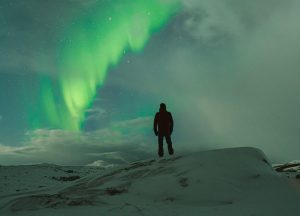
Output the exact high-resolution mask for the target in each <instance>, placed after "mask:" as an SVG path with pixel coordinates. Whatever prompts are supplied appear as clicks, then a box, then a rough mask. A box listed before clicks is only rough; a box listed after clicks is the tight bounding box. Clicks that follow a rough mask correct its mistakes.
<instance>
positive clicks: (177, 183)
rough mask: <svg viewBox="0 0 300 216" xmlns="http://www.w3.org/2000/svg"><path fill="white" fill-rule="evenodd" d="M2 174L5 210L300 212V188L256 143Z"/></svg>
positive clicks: (0, 211) (1, 209) (266, 215)
mask: <svg viewBox="0 0 300 216" xmlns="http://www.w3.org/2000/svg"><path fill="white" fill-rule="evenodd" d="M5 169H6V171H5ZM55 169H56V171H54V170H55ZM3 170H4V171H3ZM13 170H14V171H13ZM80 170H81V171H80ZM83 170H84V171H83ZM0 171H1V174H0V175H1V176H0V178H1V185H2V186H1V188H0V190H1V192H0V193H1V194H0V215H21V216H25V215H26V216H27V215H30V216H31V215H72V216H76V215H149V216H150V215H151V216H153V215H156V216H159V215H164V216H167V215H205V216H210V215H213V216H217V215H222V216H227V215H228V216H235V215H236V216H240V215H247V216H248V215H249V216H255V215H257V216H258V215H263V216H276V215H278V216H282V215H289V216H293V215H295V216H296V215H297V216H298V215H299V214H300V205H299V203H300V193H298V192H297V191H296V190H295V189H294V188H293V187H292V186H291V185H290V184H289V183H288V181H287V178H285V177H284V176H282V175H279V174H278V173H276V172H275V171H274V169H273V168H272V166H271V165H270V164H269V163H268V160H267V159H266V157H265V155H264V154H263V153H262V152H261V151H260V150H257V149H254V148H232V149H221V150H214V151H206V152H198V153H193V154H189V155H177V156H176V155H175V156H173V157H169V158H165V159H156V160H154V159H153V160H145V161H139V162H135V163H132V164H130V165H124V166H117V167H114V168H110V169H106V170H103V169H97V168H93V167H86V168H78V169H74V168H70V167H68V168H67V167H58V166H50V165H47V166H46V165H37V166H26V167H24V166H20V167H0ZM24 172H25V173H26V175H27V177H26V178H23V177H22V176H23V174H22V173H24ZM4 173H6V174H4ZM8 173H9V175H8ZM12 173H14V174H12ZM13 175H14V177H12V176H13ZM24 175H25V174H24ZM26 175H25V176H26ZM5 176H6V177H5ZM8 176H10V177H8ZM45 176H46V177H45ZM75 176H77V177H75ZM12 182H13V183H12ZM3 185H4V186H3ZM40 186H41V187H40ZM16 187H17V188H19V191H16ZM26 188H27V190H25V189H26Z"/></svg>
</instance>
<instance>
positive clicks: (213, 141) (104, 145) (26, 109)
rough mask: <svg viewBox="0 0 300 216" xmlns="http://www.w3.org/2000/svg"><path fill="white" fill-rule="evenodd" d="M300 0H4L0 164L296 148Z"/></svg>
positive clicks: (289, 155) (0, 7)
mask: <svg viewBox="0 0 300 216" xmlns="http://www.w3.org/2000/svg"><path fill="white" fill-rule="evenodd" d="M299 20H300V2H299V1H297V0H286V1H281V0H272V1H271V0H254V1H246V2H245V1H240V0H223V1H219V0H202V1H199V0H151V1H146V0H27V1H22V0H0V26H1V28H0V101H1V106H0V164H4V165H6V164H30V163H42V162H46V163H56V164H66V165H67V164H70V165H86V164H92V163H94V164H97V163H98V164H101V163H102V162H103V161H104V162H109V163H123V162H129V161H134V160H139V159H145V158H153V157H156V154H157V141H156V137H155V136H154V134H153V131H152V124H153V118H154V115H155V113H156V112H157V111H158V108H159V104H160V103H161V102H165V103H166V104H167V109H168V110H169V111H171V112H172V114H173V118H174V121H175V125H174V134H173V143H174V148H175V153H178V154H182V153H187V152H193V151H199V150H207V149H215V148H227V147H238V146H252V147H258V148H260V149H262V150H263V151H264V152H265V153H266V155H267V156H268V157H269V158H270V159H271V161H272V162H287V161H291V160H296V159H300V115H299V112H300V88H299V83H300V71H299V68H300V61H299V59H300V40H299V38H300V25H299Z"/></svg>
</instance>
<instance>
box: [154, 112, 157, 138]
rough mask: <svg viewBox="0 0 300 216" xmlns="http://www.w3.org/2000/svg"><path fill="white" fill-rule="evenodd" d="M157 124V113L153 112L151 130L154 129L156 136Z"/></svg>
mask: <svg viewBox="0 0 300 216" xmlns="http://www.w3.org/2000/svg"><path fill="white" fill-rule="evenodd" d="M157 124H158V114H157V113H156V114H155V118H154V121H153V131H154V133H155V135H156V136H157V134H158V131H157Z"/></svg>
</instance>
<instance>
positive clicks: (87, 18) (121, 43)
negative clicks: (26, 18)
mask: <svg viewBox="0 0 300 216" xmlns="http://www.w3.org/2000/svg"><path fill="white" fill-rule="evenodd" d="M178 9H179V2H177V1H160V0H154V1H143V0H135V1H132V0H127V1H124V0H119V1H107V2H105V4H100V3H99V4H95V5H94V6H93V7H92V8H90V9H89V10H88V11H87V12H86V13H85V14H84V15H81V14H79V15H78V17H75V18H74V20H71V22H70V25H69V26H67V27H66V29H65V30H64V33H65V35H64V38H63V42H62V43H61V44H60V47H59V48H58V52H59V53H58V57H57V58H58V59H57V62H58V73H59V78H58V80H59V81H58V85H59V86H58V87H59V92H58V94H55V92H53V90H52V88H51V83H49V82H46V81H45V82H43V85H42V86H41V88H42V89H41V92H42V97H41V101H42V103H43V104H42V106H40V109H42V110H43V111H44V112H42V113H41V114H40V115H38V116H37V117H39V116H43V118H45V117H46V118H47V122H48V123H50V125H48V126H50V127H52V128H58V129H66V130H75V131H79V130H80V128H81V124H82V123H83V122H84V120H85V112H86V110H87V109H88V107H89V106H91V104H92V102H93V99H94V98H95V97H96V93H97V89H98V88H99V87H101V86H102V85H103V83H104V81H105V78H106V75H107V72H108V69H109V67H110V66H113V65H116V64H117V63H118V62H119V60H120V59H121V58H122V56H124V54H126V53H127V52H130V51H133V52H139V51H141V50H142V49H143V47H144V46H145V45H146V43H147V41H148V40H149V38H150V37H151V34H152V33H153V32H155V31H157V30H158V29H159V28H161V27H163V26H164V25H165V24H166V23H167V21H168V20H169V19H170V18H171V17H172V16H174V15H175V13H176V12H177V11H178ZM59 97H62V99H60V98H59ZM57 98H58V99H57ZM57 100H59V103H58V102H57ZM57 104H59V106H57ZM34 123H35V127H36V126H37V125H36V122H34ZM41 126H44V125H38V127H41Z"/></svg>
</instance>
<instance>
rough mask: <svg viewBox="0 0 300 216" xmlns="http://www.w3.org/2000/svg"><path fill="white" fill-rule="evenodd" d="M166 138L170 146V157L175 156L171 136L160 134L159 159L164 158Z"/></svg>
mask: <svg viewBox="0 0 300 216" xmlns="http://www.w3.org/2000/svg"><path fill="white" fill-rule="evenodd" d="M164 137H165V138H166V142H167V144H168V151H169V155H172V154H174V150H173V146H172V140H171V135H170V134H158V155H159V157H162V156H163V155H164V147H163V143H164Z"/></svg>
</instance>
